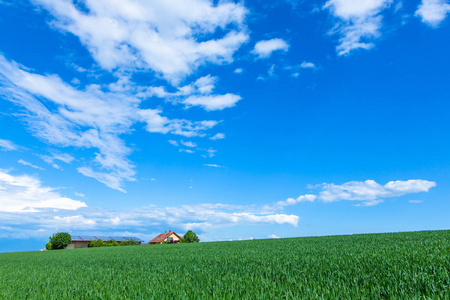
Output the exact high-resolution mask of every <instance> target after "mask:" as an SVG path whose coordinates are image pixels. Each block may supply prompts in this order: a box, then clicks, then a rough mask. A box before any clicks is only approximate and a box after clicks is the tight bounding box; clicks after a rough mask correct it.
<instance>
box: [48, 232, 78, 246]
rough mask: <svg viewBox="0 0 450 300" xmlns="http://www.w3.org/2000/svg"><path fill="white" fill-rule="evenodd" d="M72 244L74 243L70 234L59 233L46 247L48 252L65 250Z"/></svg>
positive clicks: (52, 237) (54, 235) (51, 238)
mask: <svg viewBox="0 0 450 300" xmlns="http://www.w3.org/2000/svg"><path fill="white" fill-rule="evenodd" d="M70 243H72V237H71V236H70V234H69V233H67V232H58V233H55V234H53V235H52V236H51V237H50V242H48V243H47V244H46V245H45V247H46V248H47V249H48V250H57V249H65V248H66V247H67V245H69V244H70Z"/></svg>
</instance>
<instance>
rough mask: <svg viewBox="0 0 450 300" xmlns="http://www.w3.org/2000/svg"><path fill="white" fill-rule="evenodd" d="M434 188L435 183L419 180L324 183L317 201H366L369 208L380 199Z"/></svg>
mask: <svg viewBox="0 0 450 300" xmlns="http://www.w3.org/2000/svg"><path fill="white" fill-rule="evenodd" d="M435 186H436V183H435V182H433V181H427V180H421V179H413V180H406V181H402V180H397V181H389V182H388V183H386V184H385V185H381V184H378V183H377V182H375V181H374V180H366V181H350V182H347V183H344V184H341V185H336V184H333V183H324V184H322V185H321V186H320V187H321V189H322V191H321V192H320V193H319V200H321V201H323V202H334V201H340V200H351V201H355V200H356V201H367V203H366V205H367V206H371V205H376V204H379V203H381V202H379V200H380V198H390V197H399V196H403V195H406V194H412V193H419V192H428V190H429V189H430V188H432V187H435ZM377 201H378V202H377Z"/></svg>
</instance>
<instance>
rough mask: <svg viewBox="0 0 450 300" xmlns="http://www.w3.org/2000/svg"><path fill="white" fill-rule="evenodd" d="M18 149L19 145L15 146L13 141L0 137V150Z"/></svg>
mask: <svg viewBox="0 0 450 300" xmlns="http://www.w3.org/2000/svg"><path fill="white" fill-rule="evenodd" d="M18 149H19V146H17V145H16V144H14V143H13V142H11V141H8V140H2V139H0V150H3V151H13V150H18Z"/></svg>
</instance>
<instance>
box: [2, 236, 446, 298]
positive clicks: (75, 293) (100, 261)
mask: <svg viewBox="0 0 450 300" xmlns="http://www.w3.org/2000/svg"><path fill="white" fill-rule="evenodd" d="M73 297H75V298H95V299H124V298H129V299H151V298H155V299H161V298H172V299H198V298H203V299H211V298H225V299H242V298H245V299H283V298H288V299H301V298H303V299H304V298H308V299H450V231H424V232H410V233H389V234H366V235H347V236H330V237H313V238H292V239H276V240H253V241H240V242H216V243H199V244H177V245H151V246H148V245H146V246H126V247H109V248H87V249H75V250H55V251H45V252H22V253H4V254H0V299H24V298H26V299H69V298H73Z"/></svg>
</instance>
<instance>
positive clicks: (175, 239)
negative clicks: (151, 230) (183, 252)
mask: <svg viewBox="0 0 450 300" xmlns="http://www.w3.org/2000/svg"><path fill="white" fill-rule="evenodd" d="M181 239H182V237H181V236H180V235H178V234H176V233H175V232H173V231H169V232H164V233H160V234H158V236H157V237H155V238H154V239H153V240H151V241H150V242H148V243H149V244H162V243H163V242H169V243H170V244H176V243H179V242H180V240H181Z"/></svg>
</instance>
